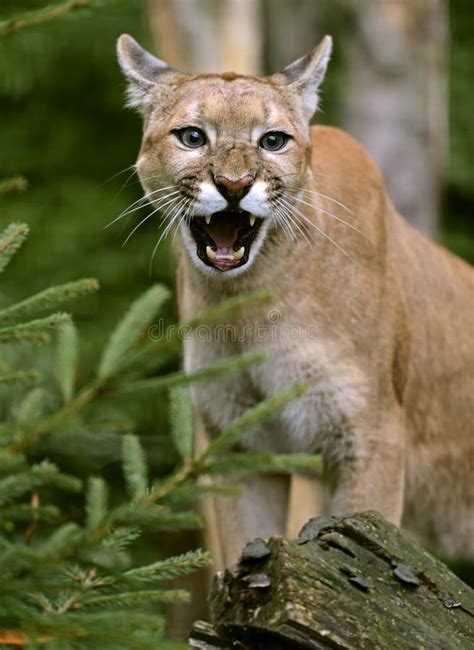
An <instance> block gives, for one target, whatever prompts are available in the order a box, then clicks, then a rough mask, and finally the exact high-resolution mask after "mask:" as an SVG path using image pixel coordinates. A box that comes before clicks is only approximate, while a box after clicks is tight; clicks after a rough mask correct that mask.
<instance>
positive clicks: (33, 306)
mask: <svg viewBox="0 0 474 650" xmlns="http://www.w3.org/2000/svg"><path fill="white" fill-rule="evenodd" d="M98 288H99V283H98V281H97V280H96V279H95V278H85V279H83V280H76V281H75V282H67V283H66V284H60V285H58V286H56V287H50V288H49V289H45V290H44V291H40V293H37V294H35V295H34V296H31V297H30V298H27V299H26V300H22V301H21V302H18V303H16V304H15V305H12V306H11V307H6V308H5V309H1V310H0V322H12V321H18V320H20V319H23V318H27V317H28V318H29V317H31V316H35V315H36V314H37V313H38V311H44V310H46V309H56V308H57V307H58V306H59V305H61V304H62V303H64V302H68V301H69V300H74V299H75V298H78V297H80V296H84V295H87V294H89V293H92V292H94V291H97V289H98Z"/></svg>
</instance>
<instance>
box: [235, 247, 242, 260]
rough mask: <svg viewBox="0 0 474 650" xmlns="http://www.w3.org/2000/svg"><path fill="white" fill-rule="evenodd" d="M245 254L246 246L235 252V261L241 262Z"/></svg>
mask: <svg viewBox="0 0 474 650" xmlns="http://www.w3.org/2000/svg"><path fill="white" fill-rule="evenodd" d="M244 253H245V246H242V248H239V250H238V251H235V253H234V260H236V261H237V262H238V261H239V260H241V259H242V258H243V256H244Z"/></svg>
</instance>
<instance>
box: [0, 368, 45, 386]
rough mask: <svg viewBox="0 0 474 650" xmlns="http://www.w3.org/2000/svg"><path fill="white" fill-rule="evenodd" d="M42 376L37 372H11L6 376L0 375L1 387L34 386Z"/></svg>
mask: <svg viewBox="0 0 474 650" xmlns="http://www.w3.org/2000/svg"><path fill="white" fill-rule="evenodd" d="M40 377H41V375H40V373H39V372H38V371H37V370H20V371H19V372H11V373H9V374H6V375H0V385H1V384H3V385H5V384H23V385H28V384H32V383H33V384H34V383H36V382H37V381H38V380H39V379H40Z"/></svg>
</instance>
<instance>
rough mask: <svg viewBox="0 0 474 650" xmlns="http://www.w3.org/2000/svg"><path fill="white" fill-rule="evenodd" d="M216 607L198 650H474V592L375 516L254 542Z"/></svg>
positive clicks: (321, 523)
mask: <svg viewBox="0 0 474 650" xmlns="http://www.w3.org/2000/svg"><path fill="white" fill-rule="evenodd" d="M210 605H211V615H212V624H208V623H203V622H202V621H198V622H197V623H195V624H194V626H193V631H192V633H191V636H190V646H191V647H193V648H201V649H202V650H206V649H208V650H210V649H213V648H240V649H241V650H246V649H253V650H258V649H260V648H261V649H263V648H265V650H283V649H291V648H295V649H302V648H316V649H318V650H319V649H323V648H333V649H334V648H336V649H344V650H348V649H353V650H355V649H357V650H364V649H371V650H372V649H375V648H377V649H381V650H386V649H391V648H397V649H400V650H405V649H412V648H413V649H415V648H416V649H419V650H422V649H425V650H437V649H439V650H441V649H443V650H451V649H452V650H456V649H462V650H467V649H468V648H474V592H473V590H472V589H471V588H470V587H468V586H467V585H466V584H465V583H463V582H462V581H461V580H460V579H459V578H457V577H456V576H455V575H454V574H453V573H452V572H451V571H450V570H449V569H448V568H447V567H446V566H445V565H444V564H442V563H441V562H440V561H439V560H436V559H435V558H434V557H433V556H431V555H430V554H429V553H427V552H426V551H424V550H423V549H422V548H421V547H420V546H419V544H418V543H417V542H416V541H414V540H413V539H412V538H411V537H410V536H409V535H408V534H407V533H404V532H402V531H400V530H399V529H398V528H396V527H395V526H393V525H392V524H390V523H388V522H387V521H386V520H385V519H384V518H383V517H382V515H380V514H379V513H377V512H373V511H369V512H365V513H362V514H357V515H350V516H344V517H330V518H323V517H320V518H316V519H312V520H310V521H309V522H308V523H307V524H306V525H305V526H304V528H303V529H302V531H301V532H300V535H299V537H298V538H297V539H296V540H293V541H290V540H287V539H284V538H281V537H272V538H270V539H269V540H268V541H264V540H254V541H253V542H250V543H249V544H247V546H246V547H245V548H244V550H243V553H242V556H241V558H240V561H239V563H238V564H237V565H236V566H235V567H233V568H232V569H231V570H226V571H225V572H224V573H222V574H218V575H217V576H216V578H215V579H214V583H213V586H212V590H211V595H210Z"/></svg>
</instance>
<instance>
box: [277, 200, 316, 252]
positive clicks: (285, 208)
mask: <svg viewBox="0 0 474 650" xmlns="http://www.w3.org/2000/svg"><path fill="white" fill-rule="evenodd" d="M280 207H281V209H282V210H284V211H285V213H286V215H287V218H288V219H289V220H290V222H291V223H292V224H293V225H294V226H295V227H296V228H297V229H298V230H299V231H300V233H301V234H302V235H303V237H304V239H305V241H306V243H307V244H308V246H309V248H310V250H311V251H313V250H314V249H313V245H312V242H311V240H310V239H308V236H307V234H306V233H305V232H304V230H303V228H302V227H301V225H300V224H299V223H298V222H297V221H296V219H294V218H293V215H292V213H291V210H289V209H288V207H287V206H284V205H283V204H281V205H280ZM303 227H304V226H303Z"/></svg>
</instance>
